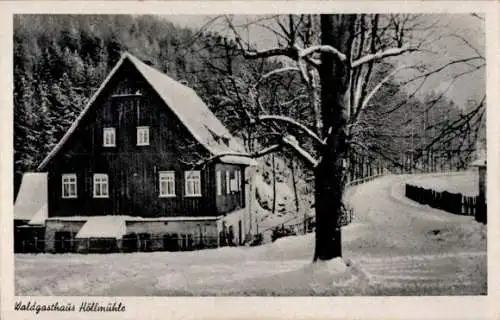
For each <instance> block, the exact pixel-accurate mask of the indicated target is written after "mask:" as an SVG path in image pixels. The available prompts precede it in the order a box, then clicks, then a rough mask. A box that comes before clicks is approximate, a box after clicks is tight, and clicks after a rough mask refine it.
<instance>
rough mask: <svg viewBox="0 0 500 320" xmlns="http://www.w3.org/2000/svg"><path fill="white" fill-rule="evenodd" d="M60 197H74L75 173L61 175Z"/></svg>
mask: <svg viewBox="0 0 500 320" xmlns="http://www.w3.org/2000/svg"><path fill="white" fill-rule="evenodd" d="M62 197H63V198H65V199H71V198H76V174H74V173H69V174H63V175H62Z"/></svg>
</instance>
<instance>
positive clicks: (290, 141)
mask: <svg viewBox="0 0 500 320" xmlns="http://www.w3.org/2000/svg"><path fill="white" fill-rule="evenodd" d="M283 143H284V144H285V145H287V146H288V147H290V148H291V149H293V150H294V151H295V152H296V153H297V154H298V155H299V156H300V157H301V158H303V159H304V160H305V161H306V162H307V164H309V165H310V166H311V167H313V168H314V167H316V166H317V165H318V161H317V160H316V159H314V157H313V156H312V155H311V154H310V153H309V152H307V151H306V150H304V149H303V148H302V147H301V146H300V145H299V142H298V141H297V139H295V137H294V136H291V135H288V136H286V137H283Z"/></svg>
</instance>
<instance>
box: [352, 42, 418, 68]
mask: <svg viewBox="0 0 500 320" xmlns="http://www.w3.org/2000/svg"><path fill="white" fill-rule="evenodd" d="M412 51H417V49H416V48H410V47H403V48H390V49H386V50H383V51H378V52H376V53H371V54H367V55H365V56H364V57H361V58H359V59H357V60H355V61H353V62H352V63H351V67H352V68H357V67H359V66H361V65H363V64H365V63H368V62H374V61H378V60H382V59H384V58H387V57H393V56H399V55H402V54H403V53H406V52H412Z"/></svg>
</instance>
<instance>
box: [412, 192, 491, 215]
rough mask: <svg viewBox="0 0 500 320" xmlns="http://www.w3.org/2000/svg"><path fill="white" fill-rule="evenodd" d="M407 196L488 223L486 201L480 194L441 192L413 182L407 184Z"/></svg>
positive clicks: (421, 202)
mask: <svg viewBox="0 0 500 320" xmlns="http://www.w3.org/2000/svg"><path fill="white" fill-rule="evenodd" d="M405 196H406V197H407V198H409V199H411V200H413V201H416V202H418V203H420V204H426V205H429V206H431V207H433V208H436V209H440V210H444V211H447V212H450V213H453V214H457V215H465V216H473V217H474V218H475V219H476V220H477V221H478V222H482V223H485V224H486V211H487V210H486V202H485V201H484V200H482V199H480V197H479V196H476V197H468V196H464V195H462V194H461V193H451V192H448V191H443V192H439V191H435V190H432V189H426V188H422V187H418V186H414V185H411V184H406V186H405Z"/></svg>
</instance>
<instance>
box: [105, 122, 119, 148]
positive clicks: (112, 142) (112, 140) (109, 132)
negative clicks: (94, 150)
mask: <svg viewBox="0 0 500 320" xmlns="http://www.w3.org/2000/svg"><path fill="white" fill-rule="evenodd" d="M108 138H109V139H108ZM102 145H103V146H104V147H116V130H115V128H111V127H110V128H104V129H103V132H102Z"/></svg>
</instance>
